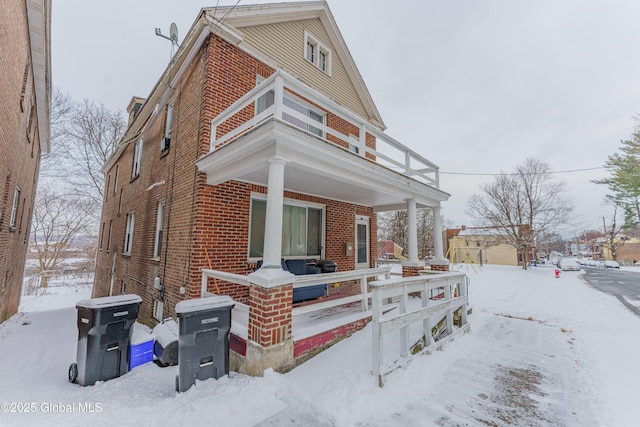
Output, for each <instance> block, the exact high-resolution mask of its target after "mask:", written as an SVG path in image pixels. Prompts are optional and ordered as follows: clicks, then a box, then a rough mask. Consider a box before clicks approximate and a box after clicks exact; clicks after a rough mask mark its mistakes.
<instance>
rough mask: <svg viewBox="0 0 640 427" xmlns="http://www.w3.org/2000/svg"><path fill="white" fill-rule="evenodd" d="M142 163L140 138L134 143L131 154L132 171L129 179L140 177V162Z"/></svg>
mask: <svg viewBox="0 0 640 427" xmlns="http://www.w3.org/2000/svg"><path fill="white" fill-rule="evenodd" d="M141 161H142V138H140V139H139V140H138V142H136V146H135V147H134V152H133V171H132V174H131V178H135V177H137V176H138V175H140V162H141Z"/></svg>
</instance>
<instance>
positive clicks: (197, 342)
mask: <svg viewBox="0 0 640 427" xmlns="http://www.w3.org/2000/svg"><path fill="white" fill-rule="evenodd" d="M234 305H235V304H234V302H233V300H232V299H231V298H230V297H228V296H215V297H208V298H199V299H192V300H186V301H180V302H179V303H178V304H176V314H177V315H178V331H179V335H178V376H176V391H179V392H183V391H186V390H188V389H189V388H190V387H191V386H192V385H194V384H195V382H196V379H198V380H201V381H202V380H206V379H208V378H216V379H218V378H220V377H222V376H223V375H226V374H228V373H229V332H230V331H231V309H232V308H233V306H234Z"/></svg>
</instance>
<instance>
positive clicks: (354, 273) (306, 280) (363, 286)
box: [200, 266, 391, 316]
mask: <svg viewBox="0 0 640 427" xmlns="http://www.w3.org/2000/svg"><path fill="white" fill-rule="evenodd" d="M390 271H391V267H390V266H386V267H378V268H367V269H363V270H351V271H339V272H336V273H322V274H307V275H304V276H295V279H294V280H295V281H294V283H293V287H294V289H295V288H302V287H305V286H312V285H322V284H325V283H326V284H332V283H338V282H346V281H351V280H355V281H359V283H360V294H356V295H352V296H348V297H342V298H336V299H332V300H328V301H322V302H319V303H315V304H309V305H305V306H301V307H294V308H293V310H292V315H294V316H295V315H298V314H304V313H310V312H314V311H319V310H325V309H327V308H331V307H338V306H340V305H344V304H350V303H352V302H357V301H360V302H361V309H362V311H368V310H369V298H371V293H370V292H368V290H367V289H368V283H369V279H370V278H379V277H380V276H384V277H385V279H389V278H390V277H391V275H390ZM209 278H215V279H217V280H223V281H226V282H230V283H234V284H238V285H243V286H249V276H245V275H242V274H234V273H227V272H224V271H219V270H209V269H203V270H202V282H201V289H200V292H201V295H206V294H207V292H208V291H207V287H208V280H209Z"/></svg>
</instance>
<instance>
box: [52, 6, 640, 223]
mask: <svg viewBox="0 0 640 427" xmlns="http://www.w3.org/2000/svg"><path fill="white" fill-rule="evenodd" d="M328 2H329V7H330V9H331V11H332V13H333V16H334V18H335V20H336V21H337V24H338V27H339V28H340V31H341V32H342V35H343V37H344V39H345V41H346V44H347V46H348V47H349V50H350V52H351V55H352V56H353V58H354V60H355V63H356V65H357V67H358V69H359V70H360V73H361V74H362V76H363V78H364V81H365V83H366V85H367V87H368V89H369V91H370V93H371V95H372V97H373V99H374V102H375V103H376V105H377V107H378V110H379V111H380V114H381V115H382V118H383V120H384V121H385V124H386V125H387V131H386V132H387V133H388V134H389V135H390V136H392V137H393V138H395V139H397V140H398V141H400V142H402V143H403V144H405V145H407V146H409V147H410V148H412V149H413V150H414V151H417V152H418V153H420V154H421V155H423V156H424V157H426V158H428V159H429V160H431V161H433V162H434V163H436V164H437V165H439V166H440V171H441V176H440V187H441V189H442V190H444V191H446V192H448V193H450V194H451V195H452V196H451V198H450V199H449V201H447V202H445V203H444V204H443V210H442V211H443V212H442V213H443V215H444V217H445V221H449V222H450V224H448V225H453V226H459V225H462V224H466V225H471V223H472V221H471V220H470V218H469V217H468V216H467V215H466V214H465V209H466V203H467V200H468V198H469V196H470V195H472V194H475V193H479V192H480V190H479V184H480V183H482V182H491V181H492V180H493V179H494V177H493V176H491V175H489V174H495V173H499V172H510V171H512V170H513V168H514V167H515V166H516V165H518V164H521V163H522V162H523V161H524V160H525V159H526V158H527V157H535V158H538V159H541V160H543V161H545V162H547V163H548V164H549V165H550V166H551V168H552V169H553V170H554V171H557V172H562V171H575V170H581V169H592V170H588V171H580V172H570V173H558V174H555V175H554V179H556V180H563V181H565V182H566V183H567V185H568V188H569V195H570V196H571V197H572V198H573V200H574V202H575V207H576V209H575V224H573V225H572V230H573V231H571V233H575V234H577V233H579V232H581V231H583V230H585V229H596V228H597V229H601V228H602V217H603V216H605V217H607V222H609V218H610V217H611V214H612V209H611V208H608V207H605V206H603V204H602V201H603V199H604V195H605V194H606V189H605V188H604V187H603V186H600V185H596V184H592V183H591V182H590V180H593V179H598V178H601V177H603V176H604V175H605V171H604V170H603V169H594V168H601V167H602V165H603V164H604V162H605V160H606V158H607V156H608V155H611V154H613V153H614V152H616V151H617V150H618V149H619V147H620V141H621V140H622V139H627V138H629V136H630V135H631V133H632V131H633V128H634V126H635V125H636V124H637V122H636V120H635V119H634V116H635V115H636V114H637V113H640V2H638V1H637V0H615V1H604V0H602V1H593V0H590V1H584V0H562V1H558V0H535V1H525V0H521V1H513V0H491V1H489V0H486V1H485V0H458V1H444V0H442V1H435V0H406V1H388V0H387V1H379V0H329V1H328ZM235 3H236V0H220V1H219V2H217V1H216V0H210V1H202V0H200V1H197V0H171V1H170V0H135V1H133V0H110V1H108V2H95V1H87V0H55V1H54V2H53V19H52V27H53V28H52V61H53V84H54V85H55V86H56V87H59V88H60V89H62V90H63V91H65V92H68V93H69V94H70V95H71V96H73V97H74V98H76V99H82V98H88V99H93V100H96V101H100V102H103V103H104V104H105V105H106V106H107V107H109V108H112V109H121V110H124V109H125V108H126V106H127V104H128V103H129V101H130V100H131V97H132V96H133V95H136V96H141V97H147V95H148V94H149V92H150V91H151V89H152V87H153V86H154V85H155V83H156V81H157V79H158V78H159V77H160V75H161V73H162V72H163V71H164V68H165V67H166V65H167V63H168V61H169V57H170V53H171V44H170V42H169V41H167V40H164V39H162V38H160V37H157V36H156V35H155V31H154V29H155V28H156V27H159V28H161V30H162V32H163V34H165V35H168V33H169V26H170V24H171V23H172V22H175V23H176V24H177V26H178V29H179V38H180V41H182V38H183V36H184V35H185V33H186V32H187V31H188V29H189V28H190V27H191V24H192V23H193V21H194V20H195V19H196V17H197V14H198V12H199V10H200V8H201V7H209V6H215V5H216V4H220V5H233V4H235ZM255 3H269V1H260V0H246V1H245V0H241V1H240V5H244V4H255ZM452 173H455V174H452ZM476 174H481V175H476Z"/></svg>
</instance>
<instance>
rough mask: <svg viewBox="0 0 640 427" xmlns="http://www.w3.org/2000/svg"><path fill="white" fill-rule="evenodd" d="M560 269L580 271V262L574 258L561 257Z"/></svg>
mask: <svg viewBox="0 0 640 427" xmlns="http://www.w3.org/2000/svg"><path fill="white" fill-rule="evenodd" d="M560 270H562V271H580V264H578V261H577V260H576V259H575V258H562V259H561V260H560Z"/></svg>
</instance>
